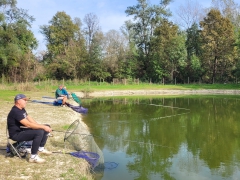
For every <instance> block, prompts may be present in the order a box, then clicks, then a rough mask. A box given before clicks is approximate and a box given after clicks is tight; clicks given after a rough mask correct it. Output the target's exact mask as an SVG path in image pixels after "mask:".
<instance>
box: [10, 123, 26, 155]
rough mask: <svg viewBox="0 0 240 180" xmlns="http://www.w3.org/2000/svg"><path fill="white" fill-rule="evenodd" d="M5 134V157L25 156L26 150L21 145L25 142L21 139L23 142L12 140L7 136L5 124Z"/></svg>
mask: <svg viewBox="0 0 240 180" xmlns="http://www.w3.org/2000/svg"><path fill="white" fill-rule="evenodd" d="M6 136H7V149H6V151H7V154H6V157H13V156H18V157H19V158H20V159H22V158H24V157H26V155H27V150H26V148H25V147H24V146H23V145H24V144H25V141H23V142H16V141H13V140H12V139H11V138H10V137H9V133H8V128H7V126H6Z"/></svg>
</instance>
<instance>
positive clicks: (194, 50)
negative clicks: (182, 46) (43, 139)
mask: <svg viewBox="0 0 240 180" xmlns="http://www.w3.org/2000/svg"><path fill="white" fill-rule="evenodd" d="M186 33H187V40H186V48H187V57H188V58H187V59H188V71H187V76H188V77H191V79H192V80H193V81H196V80H199V79H200V78H201V76H202V66H201V61H200V58H199V57H200V56H201V41H200V29H199V28H198V25H197V24H196V23H194V24H193V25H192V26H191V27H190V28H188V29H187V31H186Z"/></svg>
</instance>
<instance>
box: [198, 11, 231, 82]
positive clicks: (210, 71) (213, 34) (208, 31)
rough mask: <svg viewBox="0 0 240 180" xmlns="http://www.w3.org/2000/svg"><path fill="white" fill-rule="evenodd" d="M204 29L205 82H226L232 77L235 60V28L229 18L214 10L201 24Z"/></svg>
mask: <svg viewBox="0 0 240 180" xmlns="http://www.w3.org/2000/svg"><path fill="white" fill-rule="evenodd" d="M200 26H201V28H202V31H201V41H202V47H201V48H202V50H203V51H202V57H201V60H202V64H203V68H204V70H205V80H206V81H207V82H211V83H214V81H215V79H216V80H218V81H226V80H227V79H228V78H229V77H231V74H230V71H231V68H232V66H233V63H234V62H233V60H234V43H235V39H234V28H233V25H232V23H231V22H230V20H229V19H228V18H224V17H223V16H222V15H221V13H220V12H219V11H218V10H216V9H212V10H210V12H209V13H208V15H207V17H205V18H204V20H203V21H201V22H200Z"/></svg>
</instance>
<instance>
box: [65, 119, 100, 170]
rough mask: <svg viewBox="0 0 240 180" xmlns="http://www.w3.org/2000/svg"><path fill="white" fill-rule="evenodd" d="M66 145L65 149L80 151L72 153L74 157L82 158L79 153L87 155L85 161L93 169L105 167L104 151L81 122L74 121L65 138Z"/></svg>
mask: <svg viewBox="0 0 240 180" xmlns="http://www.w3.org/2000/svg"><path fill="white" fill-rule="evenodd" d="M64 143H65V148H68V149H74V150H76V151H78V153H72V155H73V156H81V155H80V152H79V151H81V154H84V153H85V154H84V155H85V156H84V157H87V158H85V159H86V160H87V161H88V162H89V163H90V164H91V165H92V167H93V168H95V167H97V166H98V167H101V166H104V157H103V153H102V151H101V150H100V149H99V147H98V145H97V144H96V142H95V140H94V137H93V136H92V135H91V134H90V133H89V131H88V130H87V128H86V127H85V126H84V124H82V123H80V121H79V120H76V121H74V122H73V123H72V124H71V125H70V126H69V128H68V130H67V131H66V133H65V136H64ZM94 153H95V154H94ZM93 156H94V158H93Z"/></svg>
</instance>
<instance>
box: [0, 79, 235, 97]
mask: <svg viewBox="0 0 240 180" xmlns="http://www.w3.org/2000/svg"><path fill="white" fill-rule="evenodd" d="M61 83H62V81H59V82H55V83H54V84H51V83H50V84H47V83H46V82H41V83H40V84H33V83H32V84H31V83H21V84H18V85H16V84H13V85H10V84H9V85H7V86H6V85H0V99H1V100H7V101H12V100H13V97H14V96H15V95H16V94H18V93H24V94H26V95H29V96H34V95H35V96H36V95H38V96H51V97H54V92H55V90H56V89H57V88H58V85H59V84H61ZM65 86H66V87H67V90H68V91H69V92H94V91H108V90H161V89H163V90H164V89H169V90H171V89H174V90H184V89H193V90H194V89H195V90H197V89H234V90H239V89H240V85H239V84H177V85H162V84H153V83H139V84H127V85H124V84H116V85H115V84H114V85H113V84H110V83H99V82H88V83H83V82H82V83H80V82H79V83H76V84H74V83H73V82H72V81H71V82H70V81H65ZM16 87H18V88H17V89H16ZM29 87H32V89H28V88H29ZM26 89H27V90H26Z"/></svg>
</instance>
